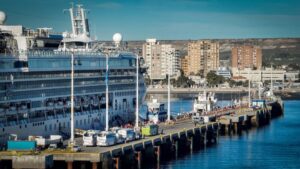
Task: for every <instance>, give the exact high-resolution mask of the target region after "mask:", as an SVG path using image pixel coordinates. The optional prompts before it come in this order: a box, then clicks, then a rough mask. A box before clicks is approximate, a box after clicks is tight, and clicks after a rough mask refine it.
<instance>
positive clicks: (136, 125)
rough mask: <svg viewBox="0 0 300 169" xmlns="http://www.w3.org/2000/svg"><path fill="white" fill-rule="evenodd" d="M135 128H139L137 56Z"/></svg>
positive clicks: (137, 62)
mask: <svg viewBox="0 0 300 169" xmlns="http://www.w3.org/2000/svg"><path fill="white" fill-rule="evenodd" d="M135 100H136V101H135V104H136V105H135V106H136V109H135V127H136V128H138V127H139V56H138V55H136V99H135Z"/></svg>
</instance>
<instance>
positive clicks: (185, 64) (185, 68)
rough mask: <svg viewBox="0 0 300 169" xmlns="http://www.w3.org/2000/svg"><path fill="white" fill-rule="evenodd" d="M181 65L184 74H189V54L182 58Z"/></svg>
mask: <svg viewBox="0 0 300 169" xmlns="http://www.w3.org/2000/svg"><path fill="white" fill-rule="evenodd" d="M180 66H181V69H182V71H183V73H184V75H188V71H189V65H188V56H187V55H186V56H184V57H182V58H181V59H180Z"/></svg>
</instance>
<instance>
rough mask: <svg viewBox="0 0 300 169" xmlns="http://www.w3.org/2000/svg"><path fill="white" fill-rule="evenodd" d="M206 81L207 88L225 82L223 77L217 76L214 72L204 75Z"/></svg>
mask: <svg viewBox="0 0 300 169" xmlns="http://www.w3.org/2000/svg"><path fill="white" fill-rule="evenodd" d="M206 81H207V84H208V86H210V87H213V86H216V85H219V84H222V83H224V82H225V78H224V77H223V76H219V75H217V74H216V73H215V72H214V71H210V72H208V73H207V75H206Z"/></svg>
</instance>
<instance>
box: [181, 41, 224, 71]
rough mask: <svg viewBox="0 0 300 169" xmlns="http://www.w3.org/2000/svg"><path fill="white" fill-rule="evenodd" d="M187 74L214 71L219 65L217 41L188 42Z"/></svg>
mask: <svg viewBox="0 0 300 169" xmlns="http://www.w3.org/2000/svg"><path fill="white" fill-rule="evenodd" d="M186 59H187V65H188V70H187V73H186V74H187V75H191V74H198V73H200V74H202V75H203V76H206V75H207V73H208V72H209V71H212V70H214V71H216V70H217V69H218V67H219V43H217V42H212V41H196V42H190V43H188V56H187V58H186Z"/></svg>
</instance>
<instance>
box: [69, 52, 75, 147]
mask: <svg viewBox="0 0 300 169" xmlns="http://www.w3.org/2000/svg"><path fill="white" fill-rule="evenodd" d="M70 145H71V146H72V145H74V54H73V52H72V54H71V141H70Z"/></svg>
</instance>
